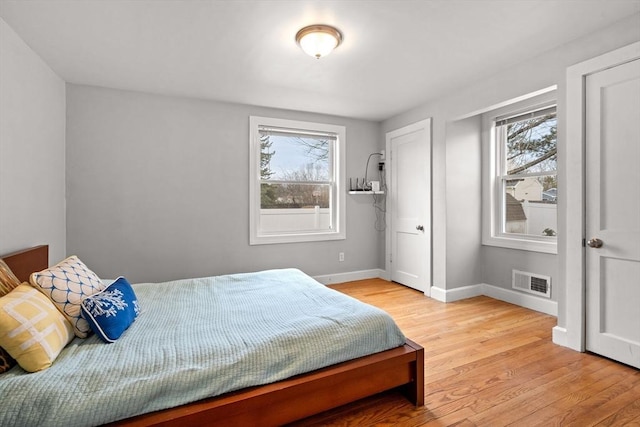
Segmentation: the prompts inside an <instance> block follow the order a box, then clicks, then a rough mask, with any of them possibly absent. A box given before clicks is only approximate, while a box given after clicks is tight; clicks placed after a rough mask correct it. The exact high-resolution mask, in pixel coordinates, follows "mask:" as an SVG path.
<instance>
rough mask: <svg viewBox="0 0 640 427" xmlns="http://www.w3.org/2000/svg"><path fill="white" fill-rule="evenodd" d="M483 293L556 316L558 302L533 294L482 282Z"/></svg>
mask: <svg viewBox="0 0 640 427" xmlns="http://www.w3.org/2000/svg"><path fill="white" fill-rule="evenodd" d="M482 289H483V295H486V296H488V297H491V298H494V299H499V300H500V301H506V302H509V303H511V304H515V305H519V306H520V307H524V308H528V309H531V310H535V311H539V312H541V313H545V314H550V315H551V316H556V317H557V316H558V303H557V302H555V301H551V300H549V299H546V298H539V297H536V296H535V295H528V294H523V293H521V292H517V291H512V290H511V289H504V288H499V287H497V286H493V285H488V284H486V283H483V284H482Z"/></svg>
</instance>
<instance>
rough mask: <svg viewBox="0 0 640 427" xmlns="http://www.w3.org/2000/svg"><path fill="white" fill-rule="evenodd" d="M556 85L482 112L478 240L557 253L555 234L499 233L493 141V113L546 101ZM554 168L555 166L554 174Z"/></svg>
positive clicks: (550, 99)
mask: <svg viewBox="0 0 640 427" xmlns="http://www.w3.org/2000/svg"><path fill="white" fill-rule="evenodd" d="M556 89H557V88H556V87H553V90H547V91H545V93H543V94H540V92H536V93H533V94H531V96H530V97H528V98H526V97H519V98H517V99H516V100H514V101H513V102H510V103H506V104H505V105H504V106H501V107H500V108H498V109H495V110H491V111H489V112H486V113H485V114H483V115H482V145H483V149H482V170H483V173H482V192H483V194H482V244H483V245H487V246H496V247H501V248H509V249H519V250H525V251H532V252H543V253H549V254H557V253H558V243H557V238H556V239H551V238H546V237H542V236H541V237H539V238H538V237H536V236H531V235H517V234H510V233H502V231H501V224H500V223H499V222H500V215H499V213H498V209H501V208H500V207H499V206H498V200H497V194H499V191H500V190H501V189H500V180H499V179H498V177H497V173H496V167H497V163H496V159H497V154H498V153H497V149H496V143H495V125H494V121H495V119H496V117H500V116H505V115H507V114H511V113H518V112H523V111H526V110H530V109H532V108H535V107H537V106H541V105H547V104H549V103H552V102H555V100H556V96H557V93H556ZM557 174H558V171H557V170H556V176H557Z"/></svg>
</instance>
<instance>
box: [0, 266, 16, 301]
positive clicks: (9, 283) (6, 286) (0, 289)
mask: <svg viewBox="0 0 640 427" xmlns="http://www.w3.org/2000/svg"><path fill="white" fill-rule="evenodd" d="M18 285H20V280H18V278H17V277H16V275H15V274H13V271H11V269H10V268H9V266H8V265H7V264H5V263H4V261H3V260H2V259H0V297H1V296H4V295H6V294H8V293H9V292H11V290H12V289H15V288H17V287H18Z"/></svg>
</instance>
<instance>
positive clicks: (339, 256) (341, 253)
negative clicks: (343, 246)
mask: <svg viewBox="0 0 640 427" xmlns="http://www.w3.org/2000/svg"><path fill="white" fill-rule="evenodd" d="M338 261H340V262H342V261H344V252H340V253H339V254H338Z"/></svg>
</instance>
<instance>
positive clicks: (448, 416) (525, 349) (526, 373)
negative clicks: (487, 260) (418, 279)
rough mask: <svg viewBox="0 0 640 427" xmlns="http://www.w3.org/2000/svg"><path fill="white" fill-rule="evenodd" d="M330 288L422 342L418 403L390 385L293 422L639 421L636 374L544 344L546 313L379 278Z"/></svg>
mask: <svg viewBox="0 0 640 427" xmlns="http://www.w3.org/2000/svg"><path fill="white" fill-rule="evenodd" d="M331 287H332V288H334V289H336V290H338V291H340V292H344V293H346V294H348V295H351V296H353V297H355V298H358V299H359V300H361V301H364V302H367V303H369V304H372V305H375V306H377V307H380V308H382V309H383V310H385V311H386V312H388V313H389V314H390V315H391V316H392V317H393V318H394V319H395V320H396V322H397V323H398V325H399V326H400V328H401V329H402V331H403V332H404V334H405V335H406V336H407V337H409V338H411V339H412V340H414V341H416V342H417V343H419V344H420V345H422V346H423V347H424V348H425V405H424V407H421V408H415V407H413V406H412V405H411V404H410V403H409V402H408V401H407V400H405V399H404V397H403V396H402V395H401V394H400V393H398V392H395V391H391V392H387V393H382V394H379V395H377V396H374V397H371V398H367V399H362V400H360V401H358V402H355V403H352V404H350V405H345V406H343V407H340V408H337V409H335V410H333V411H329V412H325V413H322V414H319V415H317V416H314V417H310V418H307V419H304V420H302V421H300V422H297V423H295V424H293V425H294V426H298V427H301V426H318V425H322V426H327V425H341V426H342V425H357V426H374V425H375V426H450V425H456V426H506V425H513V426H538V425H539V426H554V425H555V426H581V427H582V426H592V425H595V426H640V371H638V370H637V369H634V368H631V367H629V366H626V365H623V364H620V363H617V362H613V361H611V360H608V359H606V358H603V357H600V356H596V355H592V354H585V353H578V352H575V351H572V350H570V349H567V348H564V347H560V346H557V345H555V344H553V343H552V342H551V329H552V328H553V327H554V326H555V325H556V319H555V317H552V316H548V315H545V314H541V313H538V312H535V311H531V310H528V309H525V308H521V307H518V306H515V305H511V304H508V303H505V302H502V301H498V300H494V299H491V298H488V297H476V298H471V299H467V300H463V301H458V302H454V303H448V304H445V303H441V302H438V301H436V300H433V299H430V298H426V297H425V296H424V295H422V294H421V293H419V292H417V291H414V290H411V289H409V288H406V287H404V286H401V285H397V284H394V283H390V282H387V281H384V280H380V279H373V280H362V281H357V282H350V283H344V284H339V285H333V286H331Z"/></svg>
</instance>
